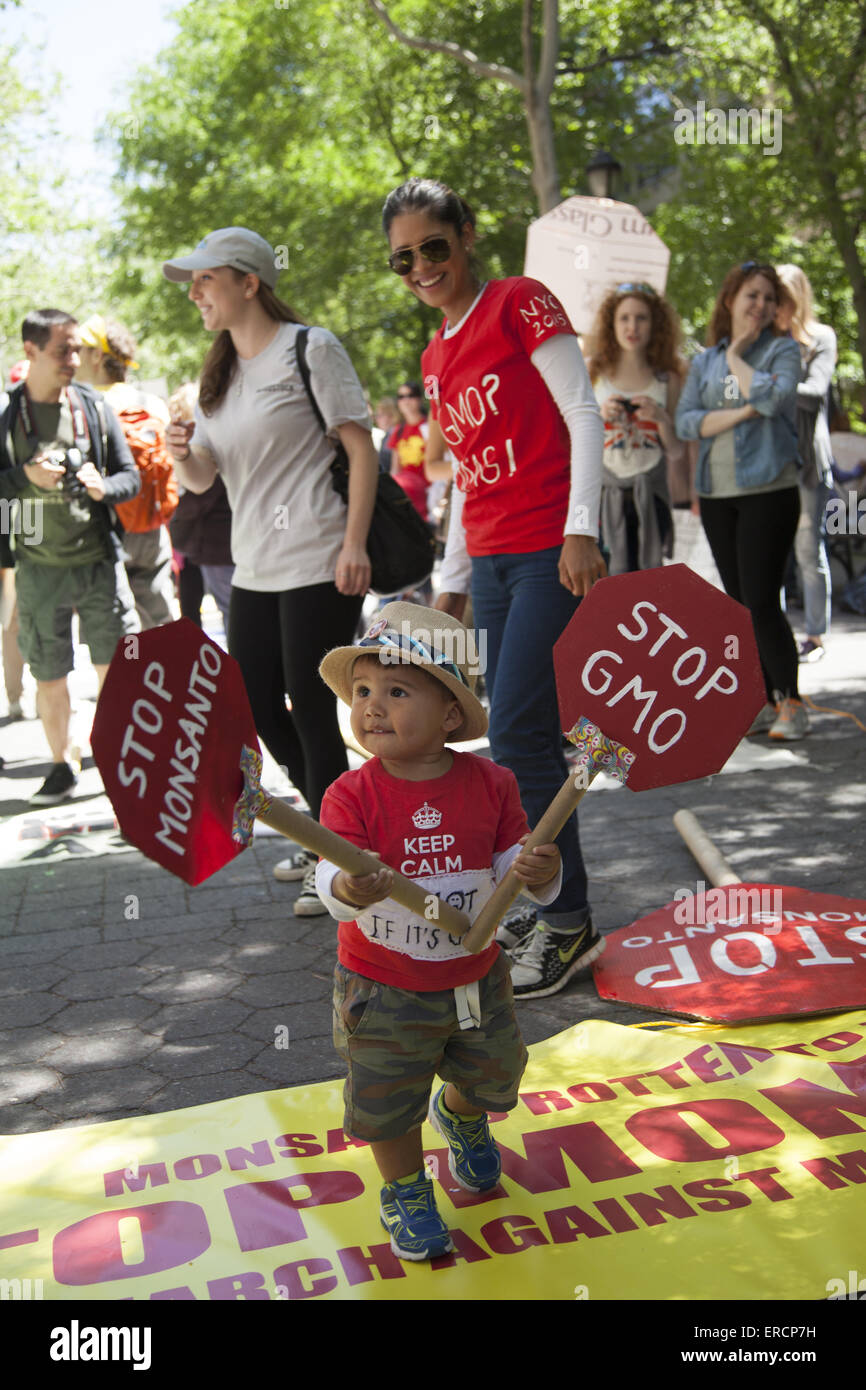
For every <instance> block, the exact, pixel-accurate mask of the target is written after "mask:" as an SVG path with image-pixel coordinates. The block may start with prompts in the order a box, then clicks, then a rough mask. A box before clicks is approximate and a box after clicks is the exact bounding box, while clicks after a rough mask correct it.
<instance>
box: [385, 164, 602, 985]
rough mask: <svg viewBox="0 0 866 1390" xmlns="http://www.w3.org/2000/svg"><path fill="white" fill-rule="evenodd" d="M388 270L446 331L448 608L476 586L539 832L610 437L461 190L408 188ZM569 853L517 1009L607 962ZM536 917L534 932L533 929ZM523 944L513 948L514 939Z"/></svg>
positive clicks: (494, 742) (545, 307)
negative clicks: (560, 646) (488, 263)
mask: <svg viewBox="0 0 866 1390" xmlns="http://www.w3.org/2000/svg"><path fill="white" fill-rule="evenodd" d="M383 225H384V229H385V234H386V236H387V237H388V240H389V244H390V247H391V256H390V258H389V262H388V263H389V265H390V267H391V269H392V270H393V271H395V272H396V273H397V274H398V275H401V276H402V277H403V279H404V281H405V283H406V286H407V288H408V289H409V290H410V291H411V293H412V294H414V295H415V297H416V298H417V299H419V300H420V301H421V303H422V304H427V305H429V306H430V307H431V308H436V309H440V310H441V311H442V312H443V314H444V316H445V320H444V322H443V324H442V327H441V328H440V329H439V332H438V333H437V334H436V335H435V337H434V338H433V340H432V342H431V343H430V344H429V346H428V347H427V348H426V350H425V352H424V354H423V356H422V359H421V364H422V369H423V374H424V389H425V394H426V395H427V397H428V399H429V400H430V402H431V417H432V418H431V422H430V430H429V436H428V441H427V451H428V455H429V457H430V458H432V459H437V458H440V457H441V456H442V453H443V452H444V449H445V448H446V447H447V448H449V449H450V450H451V453H452V455H453V457H454V458H455V459H456V461H457V471H456V483H457V488H456V489H455V493H454V499H453V502H452V510H451V523H450V530H449V538H448V547H447V550H446V555H445V562H444V565H443V570H442V581H441V582H442V593H441V594H440V597H439V600H438V604H437V606H438V607H439V608H441V609H443V610H444V611H446V612H449V613H451V614H453V615H454V616H455V617H460V616H461V615H462V612H463V608H464V605H465V596H466V594H467V593H468V592H469V588H470V583H471V591H472V600H473V608H474V621H475V625H476V628H477V631H478V637H479V647H480V650H481V651H482V653H485V651H486V670H485V678H486V682H487V689H488V693H489V695H490V747H491V751H492V753H493V756H494V758H495V759H496V761H497V762H500V763H502V764H503V765H504V766H506V767H509V768H511V770H512V771H513V772H514V774H515V776H516V777H517V781H518V785H519V787H520V795H521V799H522V801H523V805H524V809H525V810H526V814H527V816H528V818H529V821H530V824H533V825H534V824H536V823H537V822H538V820H539V819H540V817H541V815H542V813H543V811H544V810H545V809H546V807H547V806H548V805H549V803H550V802H551V801H552V800H553V797H554V796H555V795H556V793H557V791H558V790H559V788H560V786H561V785H562V783H563V782H564V780H565V778H566V776H567V775H568V769H567V766H566V763H565V759H564V757H563V753H562V742H561V734H560V723H559V712H558V708H557V701H556V686H555V680H554V672H553V644H554V642H555V641H556V639H557V638H558V637H559V635H560V633H561V632H562V630H563V629H564V628H565V626H566V625H567V623H568V622H569V620H570V618H571V617H572V616H573V614H574V612H575V609H576V607H577V603H578V602H579V600H580V598H581V597H582V596H583V595H584V594H586V593H588V592H589V590H590V588H591V586H592V584H593V583H594V582H595V581H596V580H597V579H601V578H602V577H603V576H604V573H605V568H604V561H603V560H602V557H601V554H600V552H599V549H598V545H597V536H598V512H599V495H600V490H601V459H602V441H603V426H602V421H601V415H600V414H599V410H598V406H597V404H596V402H595V398H594V396H593V394H592V388H591V386H590V383H589V377H588V375H587V371H586V366H585V364H584V361H583V357H582V355H581V352H580V348H579V346H578V343H577V338H576V337H575V334H574V330H573V328H572V327H571V324H570V323H569V321H568V318H567V316H566V314H565V311H564V309H563V308H562V305H561V304H560V303H559V301H558V300H557V299H556V298H555V296H554V295H552V294H551V293H550V291H549V290H547V289H546V288H545V286H544V285H542V284H540V283H539V282H538V281H537V280H530V279H528V278H526V277H524V276H517V277H514V278H510V279H506V280H491V281H488V282H484V281H483V277H482V275H481V272H480V269H479V267H478V265H477V263H476V261H475V258H474V256H473V254H472V247H473V244H474V241H475V217H474V214H473V212H472V209H471V208H470V207H469V206H468V204H467V203H466V202H464V200H463V199H462V198H460V197H459V196H458V195H457V194H456V193H454V192H452V190H451V189H450V188H447V187H445V185H443V184H441V183H437V182H435V181H434V180H431V179H410V180H409V181H408V182H407V183H404V184H402V185H401V186H400V187H399V188H396V189H395V190H394V191H393V192H392V193H391V194H390V195H389V196H388V198H387V200H386V202H385V207H384V209H383ZM557 843H558V845H559V848H560V851H561V854H562V859H563V885H562V892H561V893H560V895H559V897H558V898H557V899H556V901H555V902H554V903H553V904H552V906H551V909H550V910H549V911H547V912H545V923H543V924H542V923H539V924H538V925H539V926H541V927H542V928H543V930H540V931H531V930H527V931H525V933H524V934H523V935H522V936H521V937H520V938H519V944H518V945H517V946H516V947H515V951H514V965H513V968H512V982H513V985H514V992H515V994H516V995H517V996H520V997H524V998H535V997H537V996H540V995H547V994H553V993H555V992H556V991H557V990H558V989H561V988H562V986H563V985H564V984H565V983H566V981H567V980H568V979H569V978H570V977H571V976H572V975H574V974H575V973H576V971H577V970H579V969H581V968H583V966H585V965H587V964H589V962H590V961H592V960H593V959H594V958H595V957H596V956H597V955H598V954H600V952H601V949H602V945H603V943H602V942H601V940H600V938H599V936H598V934H597V932H596V931H595V929H594V927H593V925H592V919H591V916H590V912H589V905H588V903H587V885H586V872H585V870H584V867H583V861H582V859H581V854H580V844H579V841H578V836H577V817H576V816H573V817H572V818H571V820H570V821H569V823H568V824H567V825H566V827H565V828H564V830H563V831H562V833H561V834H560V836H559V837H558V840H557ZM531 923H532V919H531V918H530V922H529V925H530V926H531ZM510 939H511V940H512V942H513V941H514V936H512V937H511V938H510Z"/></svg>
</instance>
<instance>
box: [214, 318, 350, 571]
mask: <svg viewBox="0 0 866 1390" xmlns="http://www.w3.org/2000/svg"><path fill="white" fill-rule="evenodd" d="M299 327H300V325H299V324H296V323H281V324H280V326H279V329H278V330H277V334H276V336H275V337H274V339H273V341H272V342H271V343H269V344H268V346H267V347H266V348H265V349H264V350H263V351H262V352H260V353H259V354H258V355H257V356H256V357H251V358H247V359H243V358H238V359H237V363H236V366H235V370H234V373H233V375H232V379H231V381H230V382H229V387H228V390H227V392H226V394H225V396H224V397H223V399H222V401H221V403H220V405H219V407H218V408H217V410H216V411H215V412H214V414H213V415H204V414H203V413H202V410H201V407H200V406H197V407H196V412H195V433H194V435H193V437H192V441H191V442H192V447H193V448H201V449H207V450H209V452H210V453H211V454H212V456H213V459H214V462H215V464H216V466H217V468H218V469H219V471H220V474H221V475H222V479H223V482H224V483H225V486H226V492H227V493H228V499H229V503H230V505H231V509H232V536H231V546H232V558H233V560H234V563H235V575H234V584H235V587H236V588H239V589H253V590H255V591H256V592H259V593H277V592H280V591H282V590H284V589H299V588H302V587H304V586H306V585H308V584H324V583H326V582H327V581H329V580H331V581H333V579H334V575H335V573H336V567H337V556H338V555H339V553H340V548H341V546H342V544H343V535H344V532H345V529H346V504H345V502H343V501H342V499H341V498H340V497H339V496H338V495H337V493H336V492H335V491H334V489H333V487H332V485H331V470H330V464H331V460H332V459H333V457H334V444H333V442H329V438H330V439H331V440H333V441H336V438H337V427H338V426H339V425H345V424H348V423H350V422H355V423H357V424H359V425H363V426H364V428H365V429H369V427H370V420H369V416H368V414H367V406H366V403H365V401H364V393H363V390H362V389H361V383H360V382H359V380H358V377H357V375H356V373H355V369H354V367H353V366H352V364H351V362H350V361H349V358H348V355H347V353H346V350H345V348H344V347H343V346H342V344H341V343H340V342H339V341H338V340H337V339H336V338H335V337H334V335H333V333H329V332H328V330H327V329H325V328H311V329H310V332H309V336H308V338H307V362H308V365H309V368H310V379H311V384H312V388H313V392H314V394H315V397H316V401H317V403H318V406H319V410H320V411H321V412H322V416H323V417H324V420H325V424H326V427H327V430H328V436H329V438H326V437H325V435H324V434H323V433H322V430H321V428H320V426H319V422H318V420H317V419H316V416H315V414H314V412H313V407H312V405H311V404H310V401H309V398H308V396H307V393H306V391H305V390H304V383H303V380H302V378H301V373H300V371H299V369H298V361H297V355H296V352H295V338H296V337H297V334H298V329H299Z"/></svg>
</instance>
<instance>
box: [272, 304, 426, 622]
mask: <svg viewBox="0 0 866 1390" xmlns="http://www.w3.org/2000/svg"><path fill="white" fill-rule="evenodd" d="M309 331H310V330H309V328H301V329H299V331H298V336H297V338H296V339H295V343H296V351H297V355H298V369H299V371H300V373H301V379H302V380H303V383H304V389H305V390H306V392H307V395H308V397H309V399H310V404H311V406H312V407H313V410H314V411H315V414H316V419H317V420H318V422H319V424H320V425H321V427H322V431H323V433H327V431H326V430H325V421H324V419H323V418H322V412H321V411H320V410H319V407H318V404H317V402H316V398H315V396H314V395H313V388H312V384H311V382H310V369H309V366H308V365H307V336H308V334H309ZM334 447H335V448H336V451H337V452H336V454H335V456H334V458H333V460H332V462H331V484H332V486H333V488H334V491H335V492H336V493H338V494H339V496H340V497H342V499H343V501H344V502H347V501H348V497H349V459H348V456H347V454H346V450H345V449H344V448H343V445H342V444H341V443H340V442H339V441H338V442H337V444H336V445H335V446H334ZM435 545H436V542H435V537H434V534H433V528H432V526H428V524H427V522H426V521H424V520H423V518H422V517H421V516H419V515H418V513H417V512H416V510H415V508H414V507H413V505H412V503H411V502H410V500H409V498H408V496H407V494H406V493H405V492H404V491H403V489H402V488H401V486H400V484H399V483H398V482H397V481H396V479H395V478H392V477H391V475H390V473H380V474H379V476H378V481H377V487H376V503H375V506H374V508H373V517H372V520H371V522H370V531H369V534H368V536H367V554H368V555H369V556H370V564H371V566H372V571H373V573H372V578H371V580H370V588H371V589H372V591H373V593H374V594H380V595H383V594H399V593H403V592H404V591H405V590H407V589H415V588H417V587H418V585H419V584H423V582H424V580H425V579H427V577H428V576H429V575H430V573H431V572H432V569H433V558H434V555H435Z"/></svg>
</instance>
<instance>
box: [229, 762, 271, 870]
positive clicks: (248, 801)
mask: <svg viewBox="0 0 866 1390" xmlns="http://www.w3.org/2000/svg"><path fill="white" fill-rule="evenodd" d="M241 772H242V773H243V774H244V789H243V791H242V792H241V794H240V796H239V797H238V799H237V801H236V802H235V809H234V814H233V816H232V839H233V840H235V841H237V843H238V844H239V845H243V847H244V849H247V847H248V846H249V844H250V842H251V841H252V838H253V822H254V821H255V820H256V818H257V817H258V816H261V814H262V812H263V811H267V809H268V807H269V806H270V804H271V797H270V796H269V795H268V793H267V792H266V791H265V789H264V787H263V786H262V755H261V753H259V752H257V750H256V749H255V748H250V747H249V745H248V744H244V746H243V748H242V749H241Z"/></svg>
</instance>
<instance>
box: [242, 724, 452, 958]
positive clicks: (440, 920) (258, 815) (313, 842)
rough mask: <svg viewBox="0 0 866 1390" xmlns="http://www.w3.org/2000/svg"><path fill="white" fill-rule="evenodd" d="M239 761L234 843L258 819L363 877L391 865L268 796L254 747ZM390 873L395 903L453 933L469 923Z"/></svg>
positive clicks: (247, 836)
mask: <svg viewBox="0 0 866 1390" xmlns="http://www.w3.org/2000/svg"><path fill="white" fill-rule="evenodd" d="M240 766H241V771H242V772H243V775H244V788H243V791H242V792H241V794H240V796H239V797H238V800H237V802H236V803H235V808H234V813H233V816H232V839H233V840H235V841H236V843H237V844H240V845H243V846H244V848H245V849H246V847H247V846H248V845H249V843H250V841H251V840H252V837H253V822H254V821H256V820H260V821H262V822H263V824H264V825H269V826H270V827H271V828H272V829H273V830H278V831H279V833H280V834H281V835H285V837H286V839H288V840H294V841H295V843H296V844H298V845H303V847H304V849H309V850H312V851H313V853H314V854H318V855H319V857H320V858H322V859H328V860H330V862H331V863H332V864H336V865H337V866H338V867H339V868H341V869H342V870H343V872H344V873H347V874H351V875H352V876H354V877H356V878H362V877H363V876H364V875H365V874H376V873H378V872H379V870H380V869H381V868H383V867H385V868H390V865H383V864H382V860H381V859H377V858H376V857H375V856H374V855H372V854H368V853H367V852H366V850H363V849H358V846H357V845H353V844H351V842H350V841H349V840H344V839H343V837H342V835H335V834H334V832H333V830H327V829H326V828H325V826H324V825H320V824H319V822H318V821H317V820H313V818H312V816H305V815H304V814H303V813H302V812H301V811H296V810H295V809H294V808H293V807H292V806H287V805H286V803H285V802H284V801H279V800H276V799H275V798H274V797H272V796H270V795H269V794H268V793H267V792H266V791H265V790H264V788H263V787H262V784H261V777H262V759H261V755H260V754H259V753H258V752H257V751H256V750H255V749H254V748H250V747H247V746H245V747H244V749H243V751H242V753H241V757H240ZM391 872H392V873H393V875H394V882H393V884H392V886H391V893H390V897H392V898H393V899H394V901H395V902H398V903H400V904H401V906H403V907H408V908H409V910H410V912H415V913H417V915H418V917H419V918H421V919H423V920H424V921H425V922H428V923H429V922H436V923H437V924H438V925H439V926H441V927H442V928H443V929H444V930H445V931H447V932H450V933H451V935H452V936H465V935H466V933H467V932H468V931H469V925H470V924H469V918H468V917H467V916H466V913H465V912H458V911H457V909H456V908H455V907H452V906H451V904H450V903H446V902H443V901H442V900H441V898H437V897H436V895H435V894H434V893H425V891H424V889H423V888H422V887H421V885H420V884H418V883H413V882H412V880H411V879H408V878H404V877H403V875H402V874H399V873H398V872H397V870H396V869H392V870H391Z"/></svg>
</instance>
